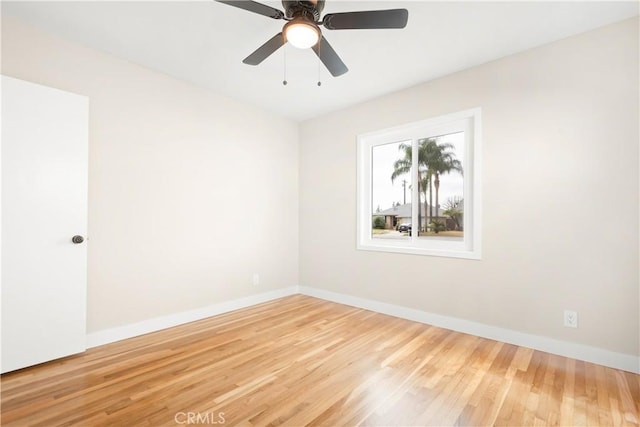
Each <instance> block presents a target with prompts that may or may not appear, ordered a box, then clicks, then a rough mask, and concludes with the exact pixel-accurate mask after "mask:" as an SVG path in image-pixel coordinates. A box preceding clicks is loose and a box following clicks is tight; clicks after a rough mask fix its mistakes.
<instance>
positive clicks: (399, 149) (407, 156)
mask: <svg viewBox="0 0 640 427" xmlns="http://www.w3.org/2000/svg"><path fill="white" fill-rule="evenodd" d="M371 184H372V185H371V213H372V221H371V225H372V230H371V237H372V238H374V239H402V240H409V239H410V236H409V232H410V230H411V141H402V142H393V143H389V144H383V145H376V146H374V147H373V148H372V149H371Z"/></svg>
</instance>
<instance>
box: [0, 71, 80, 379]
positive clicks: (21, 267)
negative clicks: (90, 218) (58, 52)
mask: <svg viewBox="0 0 640 427" xmlns="http://www.w3.org/2000/svg"><path fill="white" fill-rule="evenodd" d="M1 93H2V221H1V223H2V227H1V233H2V248H1V252H2V256H1V258H2V293H1V299H2V359H1V365H2V366H1V368H2V372H8V371H12V370H15V369H19V368H23V367H26V366H31V365H35V364H38V363H42V362H45V361H48V360H52V359H56V358H59V357H63V356H67V355H70V354H74V353H79V352H82V351H84V350H85V348H86V299H87V298H86V282H87V273H86V272H87V246H86V242H82V243H74V242H73V241H72V238H73V237H74V236H82V237H83V238H85V237H86V231H87V178H88V177H87V169H88V157H87V155H88V124H89V103H88V99H87V98H86V97H84V96H80V95H76V94H72V93H68V92H64V91H61V90H58V89H53V88H49V87H46V86H41V85H37V84H33V83H29V82H25V81H22V80H18V79H14V78H10V77H6V76H2V86H1ZM75 240H76V241H79V240H80V239H79V238H76V239H75Z"/></svg>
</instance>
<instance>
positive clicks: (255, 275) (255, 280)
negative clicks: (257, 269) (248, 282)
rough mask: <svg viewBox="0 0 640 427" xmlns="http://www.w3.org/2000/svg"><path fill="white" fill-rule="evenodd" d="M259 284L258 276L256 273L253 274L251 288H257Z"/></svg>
mask: <svg viewBox="0 0 640 427" xmlns="http://www.w3.org/2000/svg"><path fill="white" fill-rule="evenodd" d="M259 284H260V275H259V274H258V273H253V286H258V285H259Z"/></svg>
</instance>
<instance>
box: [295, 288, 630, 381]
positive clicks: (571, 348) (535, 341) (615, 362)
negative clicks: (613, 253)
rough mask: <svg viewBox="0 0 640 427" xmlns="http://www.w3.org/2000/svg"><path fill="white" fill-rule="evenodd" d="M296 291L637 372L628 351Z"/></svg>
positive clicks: (334, 295) (319, 291)
mask: <svg viewBox="0 0 640 427" xmlns="http://www.w3.org/2000/svg"><path fill="white" fill-rule="evenodd" d="M299 292H300V293H301V294H303V295H309V296H312V297H316V298H320V299H324V300H327V301H333V302H337V303H340V304H345V305H350V306H353V307H358V308H363V309H366V310H371V311H375V312H377V313H382V314H388V315H390V316H394V317H400V318H402V319H407V320H413V321H415V322H420V323H426V324H428V325H433V326H438V327H441V328H445V329H450V330H453V331H458V332H463V333H466V334H471V335H475V336H478V337H483V338H489V339H492V340H496V341H501V342H505V343H508V344H514V345H518V346H521V347H527V348H532V349H534V350H540V351H544V352H547V353H552V354H557V355H559V356H565V357H570V358H573V359H578V360H583V361H585V362H591V363H596V364H598V365H603V366H608V367H611V368H615V369H622V370H624V371H628V372H633V373H636V374H640V357H638V356H634V355H631V354H624V353H616V352H613V351H609V350H604V349H601V348H597V347H591V346H588V345H584V344H577V343H572V342H566V341H560V340H557V339H553V338H548V337H543V336H539V335H532V334H527V333H524V332H518V331H514V330H511V329H505V328H499V327H496V326H490V325H485V324H483V323H477V322H472V321H470V320H464V319H458V318H455V317H448V316H442V315H439V314H434V313H428V312H425V311H420V310H415V309H411V308H406V307H402V306H398V305H393V304H387V303H383V302H380V301H375V300H369V299H365V298H359V297H354V296H351V295H345V294H340V293H336V292H330V291H325V290H322V289H316V288H309V287H306V286H300V287H299Z"/></svg>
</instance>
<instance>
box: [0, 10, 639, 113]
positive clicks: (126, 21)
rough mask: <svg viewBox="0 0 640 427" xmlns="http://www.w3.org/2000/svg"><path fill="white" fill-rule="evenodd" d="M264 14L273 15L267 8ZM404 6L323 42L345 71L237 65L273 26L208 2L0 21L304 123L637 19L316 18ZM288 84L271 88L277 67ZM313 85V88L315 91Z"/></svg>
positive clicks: (583, 15)
mask: <svg viewBox="0 0 640 427" xmlns="http://www.w3.org/2000/svg"><path fill="white" fill-rule="evenodd" d="M264 3H265V4H268V5H270V6H273V7H276V8H279V9H282V5H281V3H280V2H278V1H264ZM398 7H404V8H406V9H408V10H409V23H408V25H407V27H406V28H405V29H403V30H343V31H329V30H326V29H323V34H324V35H325V37H326V38H327V40H328V41H329V42H330V43H331V45H332V46H333V48H334V49H335V50H336V51H337V52H338V54H339V55H340V56H341V58H342V59H343V61H344V62H345V63H346V65H347V66H348V67H349V72H348V73H347V74H345V75H343V76H341V77H338V78H334V77H331V75H330V74H329V73H328V71H327V70H326V69H325V68H324V67H319V62H318V59H317V57H316V56H315V54H314V53H313V51H311V50H310V49H309V50H298V49H296V48H294V47H292V46H285V48H284V49H280V50H279V51H277V52H276V53H275V54H273V55H272V56H271V57H269V58H267V60H265V61H264V62H263V63H262V64H260V65H259V66H256V67H253V66H249V65H245V64H242V62H241V61H242V59H243V58H245V57H246V56H247V55H249V54H250V53H251V52H252V51H253V50H254V49H256V48H257V47H258V46H260V45H261V44H262V43H263V42H265V41H266V40H267V39H269V38H270V37H272V36H273V35H275V34H276V33H278V32H279V31H280V30H281V27H282V25H283V24H284V21H277V20H274V19H271V18H267V17H263V16H261V15H256V14H253V13H250V12H247V11H244V10H241V9H238V8H235V7H231V6H228V5H225V4H222V3H217V2H215V1H211V0H201V1H173V2H168V1H141V2H112V1H103V2H97V1H84V2H78V1H76V2H57V1H47V2H33V1H24V2H6V1H3V2H2V13H3V14H7V15H11V16H14V17H17V18H19V19H20V20H22V21H26V22H28V23H30V24H32V25H34V26H37V27H40V28H43V29H45V30H47V31H50V32H53V33H57V34H59V35H61V36H63V37H66V38H69V39H72V40H75V41H77V42H79V43H81V44H83V45H85V46H88V47H92V48H95V49H99V50H102V51H106V52H109V53H111V54H113V55H116V56H119V57H121V58H125V59H127V60H129V61H131V62H134V63H137V64H140V65H143V66H146V67H148V68H151V69H154V70H157V71H160V72H163V73H166V74H168V75H170V76H173V77H176V78H178V79H182V80H186V81H188V82H191V83H193V84H196V85H199V86H203V87H206V88H210V89H212V90H214V91H216V92H218V93H223V94H226V95H229V96H231V97H234V98H237V99H240V100H244V101H246V102H249V103H251V104H253V105H257V106H259V107H261V108H263V109H266V110H268V111H271V112H273V113H276V114H278V115H281V116H285V117H288V118H291V119H294V120H304V119H308V118H312V117H316V116H319V115H322V114H324V113H327V112H330V111H334V110H337V109H340V108H344V107H347V106H349V105H353V104H356V103H359V102H362V101H365V100H367V99H371V98H375V97H378V96H381V95H384V94H386V93H390V92H393V91H396V90H399V89H402V88H406V87H409V86H412V85H415V84H418V83H421V82H425V81H428V80H431V79H434V78H437V77H440V76H444V75H447V74H450V73H453V72H456V71H459V70H463V69H466V68H469V67H473V66H475V65H478V64H482V63H485V62H488V61H492V60H495V59H498V58H501V57H504V56H506V55H510V54H513V53H516V52H520V51H523V50H526V49H530V48H532V47H535V46H540V45H543V44H545V43H549V42H552V41H554V40H558V39H561V38H564V37H568V36H571V35H573V34H578V33H581V32H584V31H588V30H591V29H594V28H597V27H600V26H603V25H606V24H609V23H613V22H616V21H620V20H623V19H626V18H629V17H632V16H634V15H637V14H638V9H639V7H638V2H637V1H627V2H612V1H604V2H593V1H589V2H576V1H573V2H549V1H546V2H542V1H539V2H479V1H472V2H445V1H440V2H425V1H413V2H407V1H398V0H396V1H345V0H327V2H326V5H325V9H324V13H334V12H343V11H357V10H372V9H373V10H375V9H390V8H398ZM285 52H286V73H287V80H288V82H289V83H288V85H287V86H283V85H282V80H283V72H284V62H285V61H284V59H285ZM318 75H320V78H321V80H322V86H321V87H318V86H317V81H318Z"/></svg>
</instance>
